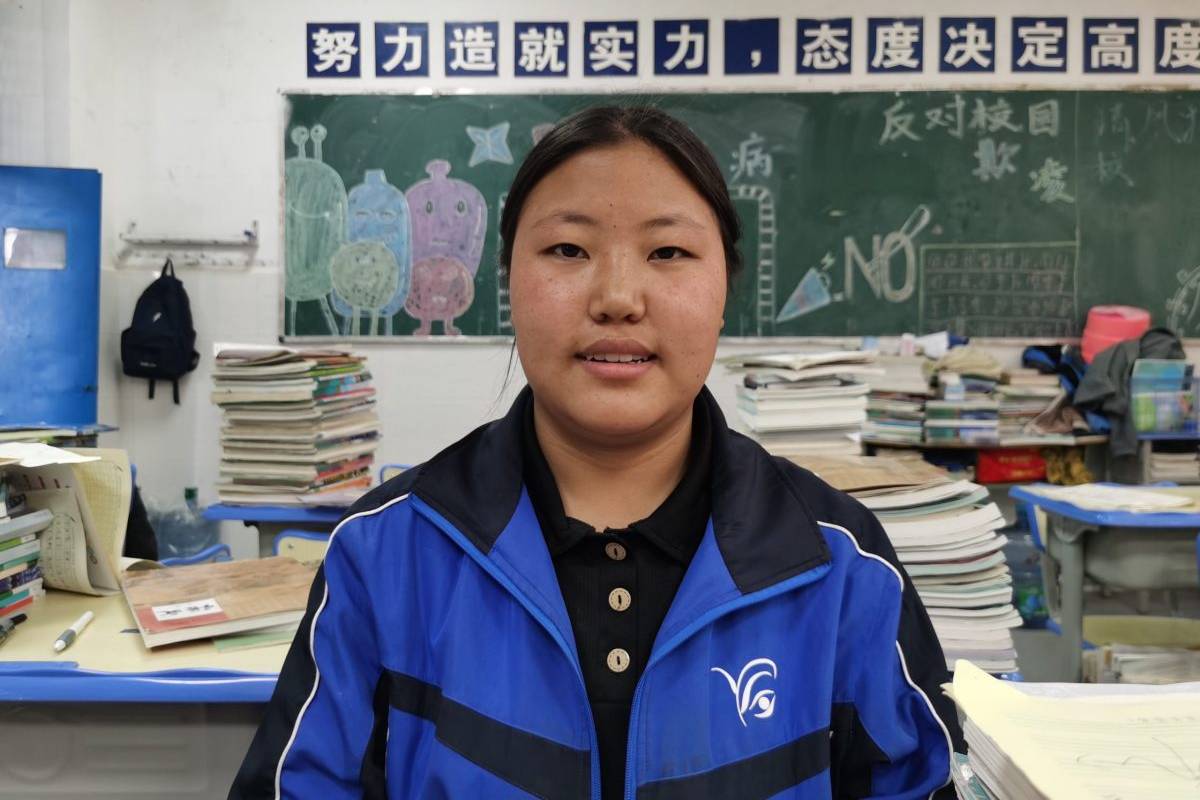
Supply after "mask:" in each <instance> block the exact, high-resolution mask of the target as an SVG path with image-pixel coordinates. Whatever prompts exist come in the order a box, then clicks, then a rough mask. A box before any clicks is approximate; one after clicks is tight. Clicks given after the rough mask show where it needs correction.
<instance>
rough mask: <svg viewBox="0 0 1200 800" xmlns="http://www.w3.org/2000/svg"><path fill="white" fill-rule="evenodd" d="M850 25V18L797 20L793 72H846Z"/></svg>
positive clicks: (848, 56) (848, 60) (848, 55)
mask: <svg viewBox="0 0 1200 800" xmlns="http://www.w3.org/2000/svg"><path fill="white" fill-rule="evenodd" d="M851 22H852V20H851V19H850V18H849V17H838V18H836V19H798V20H796V72H798V73H801V74H806V73H817V72H828V73H847V72H849V71H850V42H851V29H852V27H853V26H852V25H851Z"/></svg>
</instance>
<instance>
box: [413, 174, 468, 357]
mask: <svg viewBox="0 0 1200 800" xmlns="http://www.w3.org/2000/svg"><path fill="white" fill-rule="evenodd" d="M425 172H426V173H427V174H428V175H429V177H428V178H426V179H425V180H422V181H417V182H416V183H414V184H413V185H412V186H410V187H409V188H408V191H407V192H406V193H405V195H406V198H407V199H408V208H409V213H410V215H411V219H412V265H413V266H412V283H411V286H410V288H409V292H408V299H407V300H406V301H405V304H404V310H405V311H406V312H407V313H408V314H409V316H411V317H413V318H414V319H416V320H418V321H419V322H420V323H421V324H420V326H419V328H418V329H417V330H416V331H415V332H414V333H415V335H418V336H427V335H429V334H431V333H432V328H431V325H432V323H433V322H434V321H441V322H442V324H443V326H444V329H445V332H446V333H447V334H457V333H458V329H457V328H456V327H455V326H454V318H455V317H458V316H461V315H462V314H463V312H465V311H466V310H467V309H468V308H470V307H471V302H472V301H473V300H474V299H475V274H476V273H477V272H478V271H479V260H480V258H481V257H482V255H483V240H484V236H485V235H486V233H487V203H486V202H485V201H484V199H483V195H482V194H480V193H479V190H478V189H476V188H475V187H474V186H473V185H471V184H470V183H467V182H466V181H463V180H459V179H457V178H450V177H448V176H449V173H450V162H448V161H443V160H441V159H437V160H434V161H430V162H429V163H428V164H426V165H425ZM451 262H453V263H451ZM464 281H465V287H464V286H463V285H462V284H463V283H464Z"/></svg>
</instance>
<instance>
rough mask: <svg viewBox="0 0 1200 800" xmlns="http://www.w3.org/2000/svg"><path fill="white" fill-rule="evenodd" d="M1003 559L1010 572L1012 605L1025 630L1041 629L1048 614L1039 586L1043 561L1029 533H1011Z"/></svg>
mask: <svg viewBox="0 0 1200 800" xmlns="http://www.w3.org/2000/svg"><path fill="white" fill-rule="evenodd" d="M1007 533H1008V544H1006V545H1005V546H1004V555H1005V557H1006V558H1007V560H1008V566H1009V569H1011V570H1012V579H1013V605H1015V606H1016V607H1017V612H1018V613H1019V614H1020V615H1021V620H1022V621H1023V622H1024V623H1025V627H1026V628H1044V627H1046V620H1047V619H1048V618H1049V616H1050V613H1049V611H1048V610H1047V608H1046V590H1045V587H1044V586H1043V585H1042V557H1041V553H1040V552H1039V551H1038V549H1037V547H1035V546H1034V544H1033V537H1032V536H1031V535H1030V534H1029V532H1028V531H1024V530H1011V531H1007Z"/></svg>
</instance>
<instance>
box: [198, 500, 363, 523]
mask: <svg viewBox="0 0 1200 800" xmlns="http://www.w3.org/2000/svg"><path fill="white" fill-rule="evenodd" d="M345 514H346V509H344V508H340V507H336V506H233V505H225V504H223V503H217V504H216V505H211V506H209V507H208V508H206V509H204V518H205V519H208V520H223V521H230V520H234V521H238V522H244V523H246V524H247V525H256V524H258V523H259V522H278V523H299V524H310V525H336V524H337V523H338V521H339V520H341V518H342V517H343V516H344V515H345Z"/></svg>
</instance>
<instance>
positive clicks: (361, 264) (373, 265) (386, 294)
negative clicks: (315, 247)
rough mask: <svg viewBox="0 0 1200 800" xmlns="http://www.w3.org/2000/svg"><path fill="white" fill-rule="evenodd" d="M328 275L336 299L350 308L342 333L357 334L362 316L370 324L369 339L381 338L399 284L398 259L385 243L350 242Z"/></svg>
mask: <svg viewBox="0 0 1200 800" xmlns="http://www.w3.org/2000/svg"><path fill="white" fill-rule="evenodd" d="M329 271H330V276H331V277H332V279H333V291H334V297H335V298H337V299H340V302H342V303H343V304H344V305H345V306H346V307H347V314H346V326H345V329H344V330H343V331H342V333H343V334H347V335H349V334H351V333H357V331H356V330H355V329H356V328H357V327H358V321H359V316H360V315H361V316H363V317H366V318H367V319H368V320H369V324H368V326H367V335H368V336H376V335H378V333H379V331H378V329H379V327H380V326H379V321H380V316H381V315H382V313H383V310H384V308H385V307H386V306H387V305H388V304H389V303H390V302H392V301H393V300H394V299H395V297H396V289H397V287H398V284H399V282H400V266H399V265H398V264H397V263H396V256H395V255H393V254H392V251H391V250H390V249H388V246H387V245H385V244H384V243H383V242H374V241H362V242H350V243H348V244H345V245H342V247H341V249H339V250H338V251H337V253H335V254H334V256H333V263H332V264H331V265H330V270H329Z"/></svg>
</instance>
